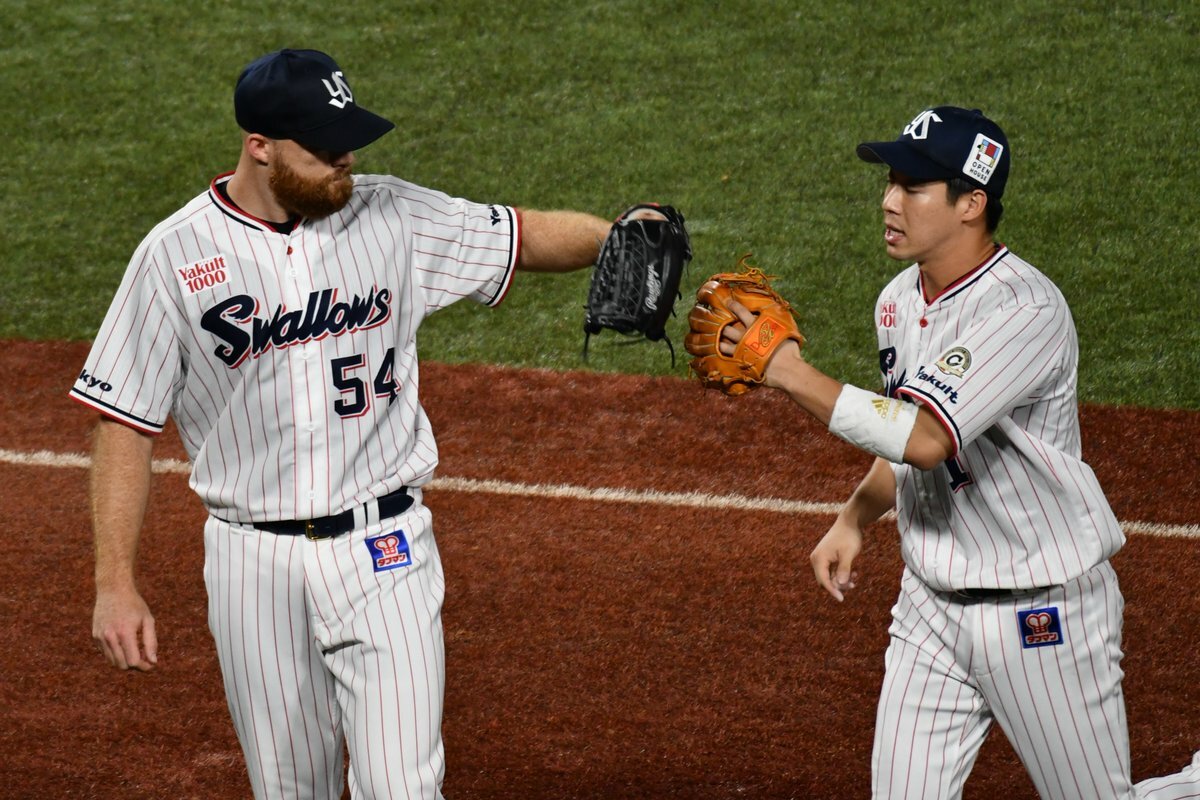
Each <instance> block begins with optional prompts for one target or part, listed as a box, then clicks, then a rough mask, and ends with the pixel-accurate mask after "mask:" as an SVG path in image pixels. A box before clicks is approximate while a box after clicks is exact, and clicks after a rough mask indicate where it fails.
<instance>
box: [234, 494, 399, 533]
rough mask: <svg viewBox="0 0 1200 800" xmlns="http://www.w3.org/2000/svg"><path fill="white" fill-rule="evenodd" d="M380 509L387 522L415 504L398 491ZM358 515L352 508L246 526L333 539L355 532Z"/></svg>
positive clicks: (386, 497)
mask: <svg viewBox="0 0 1200 800" xmlns="http://www.w3.org/2000/svg"><path fill="white" fill-rule="evenodd" d="M375 504H376V505H378V506H379V518H380V519H387V518H389V517H395V516H398V515H400V514H403V513H404V512H405V511H408V509H409V507H410V506H412V504H413V499H412V497H410V496H409V494H408V489H407V488H401V489H397V490H396V491H394V492H392V493H391V494H385V495H384V496H383V497H380V498H379V499H378V500H376V501H375ZM354 511H355V509H353V508H351V509H349V510H347V511H343V512H342V513H340V514H334V515H332V516H329V517H317V518H316V519H287V520H280V521H277V522H245V523H239V524H242V525H253V526H254V527H255V528H258V529H259V530H261V531H267V532H268V533H277V534H279V535H280V536H304V537H306V538H308V539H313V540H316V539H332V538H333V537H334V536H340V535H342V534H343V533H348V532H349V531H352V530H354V528H355V523H354Z"/></svg>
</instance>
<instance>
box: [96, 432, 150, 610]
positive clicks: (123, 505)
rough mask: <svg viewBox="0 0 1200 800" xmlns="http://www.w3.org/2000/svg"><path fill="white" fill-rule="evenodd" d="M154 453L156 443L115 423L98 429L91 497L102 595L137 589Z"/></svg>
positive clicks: (97, 566)
mask: <svg viewBox="0 0 1200 800" xmlns="http://www.w3.org/2000/svg"><path fill="white" fill-rule="evenodd" d="M152 450H153V440H152V439H151V438H150V437H149V436H146V435H145V434H142V433H139V432H137V431H135V430H133V429H132V428H128V427H126V426H124V425H121V424H120V423H117V422H112V421H111V420H101V421H100V423H99V424H98V425H97V426H96V431H95V434H94V440H93V444H92V470H91V480H90V495H91V509H92V530H93V531H94V534H95V555H96V588H97V590H98V591H99V590H102V589H120V588H126V587H129V586H132V585H133V583H134V565H135V563H136V560H137V549H138V540H139V537H140V534H141V529H142V520H143V519H144V518H145V514H146V503H147V499H148V498H149V494H150V462H151V452H152Z"/></svg>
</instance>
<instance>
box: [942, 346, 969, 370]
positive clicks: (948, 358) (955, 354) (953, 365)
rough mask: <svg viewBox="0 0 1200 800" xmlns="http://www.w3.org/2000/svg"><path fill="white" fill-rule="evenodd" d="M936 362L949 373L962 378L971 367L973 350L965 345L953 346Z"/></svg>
mask: <svg viewBox="0 0 1200 800" xmlns="http://www.w3.org/2000/svg"><path fill="white" fill-rule="evenodd" d="M934 364H935V365H936V366H937V368H938V369H939V370H941V371H942V372H944V373H946V374H947V375H953V376H954V377H956V378H961V377H962V376H963V373H965V372H966V371H967V370H969V369H970V368H971V351H970V350H968V349H967V348H965V347H951V348H950V349H949V350H947V351H946V352H945V353H943V354H942V357H941V358H939V359H938V360H937V361H935V362H934Z"/></svg>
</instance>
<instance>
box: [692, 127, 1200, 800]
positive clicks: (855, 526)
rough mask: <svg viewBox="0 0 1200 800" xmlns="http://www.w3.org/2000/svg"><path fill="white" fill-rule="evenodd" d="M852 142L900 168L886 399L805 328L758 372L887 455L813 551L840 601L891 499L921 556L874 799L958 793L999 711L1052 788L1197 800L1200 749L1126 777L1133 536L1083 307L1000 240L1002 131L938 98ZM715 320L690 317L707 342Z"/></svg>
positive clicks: (889, 687)
mask: <svg viewBox="0 0 1200 800" xmlns="http://www.w3.org/2000/svg"><path fill="white" fill-rule="evenodd" d="M858 155H859V157H861V158H862V159H863V160H865V161H868V162H873V163H883V164H886V165H887V166H888V168H889V172H888V178H887V186H886V189H885V191H884V194H883V222H884V232H883V239H884V245H885V247H886V249H887V253H888V255H889V256H890V257H891V258H894V259H897V260H901V261H904V262H906V263H909V264H910V266H908V267H907V268H906V269H904V270H903V271H901V272H900V273H899V274H898V275H897V276H896V277H895V278H894V279H893V280H892V281H891V282H890V283H889V284H888V285H887V286H886V287H885V288H884V290H883V292H882V293H881V294H880V297H879V300H878V302H877V305H876V308H875V321H876V326H877V332H878V340H879V358H880V371H881V377H882V379H883V384H884V386H885V389H884V392H883V393H882V394H876V393H874V392H870V391H865V390H863V389H859V388H857V387H854V386H850V385H843V384H842V383H840V382H838V381H836V380H834V379H833V378H831V377H829V376H827V375H825V374H823V373H822V372H820V371H819V370H817V369H815V368H814V367H812V366H811V365H810V364H808V363H807V362H806V361H805V360H804V359H803V358H802V356H801V350H800V346H799V345H798V344H797V342H796V341H794V340H789V341H787V342H785V343H784V344H783V345H782V346H781V347H780V348H779V349H778V350H776V351H775V354H774V357H773V358H772V360H771V361H770V362H769V364H768V366H767V368H766V372H765V375H764V377H765V380H764V383H765V384H766V385H767V386H771V387H773V388H776V389H779V390H781V391H783V392H785V393H786V394H787V395H788V396H789V397H790V398H791V399H792V400H793V401H795V402H796V403H797V404H798V405H799V406H800V407H802V408H803V409H804V410H805V411H807V412H809V413H810V414H812V415H813V416H814V417H816V418H817V419H819V420H820V421H821V422H823V423H824V424H826V425H828V426H829V430H830V431H831V432H832V433H834V434H835V435H837V436H839V437H841V438H843V439H845V440H846V441H848V442H850V443H851V444H853V445H855V446H857V447H859V448H861V449H863V450H865V451H867V452H869V453H872V454H873V455H875V456H876V460H875V462H874V464H873V465H872V467H871V469H870V470H869V472H868V473H867V475H866V477H865V478H864V479H863V481H862V482H861V484H860V485H859V486H858V488H857V489H856V490H855V492H854V493H853V495H852V496H851V497H850V499H849V501H848V502H847V503H846V505H845V506H844V507H843V509H842V510H841V513H840V514H839V515H838V518H837V520H836V522H835V523H834V524H833V526H832V527H831V528H830V530H829V532H828V533H827V534H826V535H825V537H824V538H823V539H822V540H821V541H820V543H819V544H818V545H817V546H816V548H815V549H814V551H813V553H812V559H811V560H812V566H813V569H814V572H815V575H816V578H817V580H818V582H819V583H820V584H821V585H822V586H823V587H824V588H825V589H826V590H827V591H828V592H829V593H830V594H831V595H833V596H834V597H835V598H836V599H837V600H838V601H842V600H843V599H844V597H845V594H844V593H845V592H846V591H847V590H848V589H850V588H853V586H854V581H855V575H854V573H853V572H852V565H853V562H854V560H855V558H856V557H857V556H858V553H859V552H860V551H861V549H862V546H863V529H864V528H865V527H866V526H868V525H869V524H871V523H872V522H874V521H876V520H877V519H879V518H880V517H881V516H882V515H883V514H884V513H886V512H887V511H889V510H891V509H893V508H894V509H895V510H896V514H897V524H898V527H899V530H900V545H901V551H902V555H903V559H904V563H905V569H904V575H903V578H902V581H901V591H900V596H899V599H898V601H897V603H896V605H895V607H894V608H893V610H892V616H893V621H892V625H891V628H890V630H889V633H890V637H891V644H890V646H889V647H888V650H887V655H886V659H885V665H886V669H885V677H884V682H883V688H882V692H881V695H880V700H879V706H878V713H877V718H876V728H875V746H874V755H873V759H872V791H873V796H874V797H876V798H910V799H911V800H918V799H920V800H931V799H932V798H957V797H960V796H961V795H962V791H963V785H964V783H965V781H966V779H967V776H968V774H969V773H970V770H971V767H972V765H973V764H974V761H975V757H976V755H977V754H978V752H979V747H980V746H981V745H982V743H983V740H984V738H985V737H986V735H987V732H988V730H989V729H990V727H991V725H992V723H993V722H998V723H999V724H1000V726H1001V728H1002V729H1003V730H1004V732H1005V734H1006V735H1007V736H1008V739H1009V741H1010V742H1011V743H1012V745H1013V748H1014V750H1015V751H1016V753H1017V755H1018V757H1019V758H1020V759H1021V762H1022V763H1023V764H1024V765H1025V767H1026V769H1027V770H1028V772H1029V775H1030V776H1031V778H1032V780H1033V783H1034V785H1035V787H1036V788H1037V791H1038V793H1039V794H1040V795H1041V796H1042V797H1044V798H1061V799H1062V800H1068V799H1073V800H1079V798H1132V797H1145V798H1153V799H1154V800H1168V798H1170V799H1171V800H1176V799H1177V798H1184V797H1200V783H1198V782H1197V776H1198V774H1200V756H1198V758H1197V762H1198V767H1194V768H1192V769H1190V770H1188V771H1186V772H1184V773H1181V774H1179V775H1176V776H1171V777H1168V778H1159V779H1154V780H1151V781H1146V782H1143V783H1140V784H1138V785H1137V786H1136V787H1135V786H1134V784H1133V783H1132V780H1131V778H1130V757H1129V740H1128V734H1127V730H1126V721H1125V703H1124V697H1123V694H1122V688H1121V681H1122V678H1123V672H1122V670H1121V666H1120V664H1121V659H1122V651H1121V625H1122V614H1123V608H1124V602H1123V600H1122V597H1121V590H1120V588H1119V586H1118V583H1117V576H1116V573H1115V572H1114V571H1113V569H1112V567H1111V566H1110V564H1109V558H1110V557H1111V556H1112V555H1113V554H1114V553H1116V552H1117V550H1118V549H1119V548H1120V547H1121V545H1122V544H1123V543H1124V536H1123V533H1122V531H1121V528H1120V526H1119V525H1118V523H1117V520H1116V518H1115V516H1114V515H1113V513H1112V511H1111V509H1110V508H1109V505H1108V502H1107V500H1106V499H1105V497H1104V494H1103V492H1102V491H1101V488H1100V485H1099V483H1098V481H1097V480H1096V476H1095V475H1094V473H1093V472H1092V470H1091V468H1090V467H1088V465H1087V464H1086V463H1084V462H1083V461H1082V460H1081V458H1080V450H1081V448H1080V430H1079V419H1078V413H1077V400H1076V366H1077V361H1078V345H1077V341H1076V335H1075V326H1074V323H1073V321H1072V319H1071V314H1070V311H1069V309H1068V307H1067V303H1066V301H1065V299H1064V298H1063V296H1062V294H1061V293H1060V292H1059V290H1058V289H1057V288H1056V287H1055V285H1054V284H1053V283H1052V282H1051V281H1050V279H1049V278H1047V277H1046V276H1045V275H1044V274H1042V273H1041V272H1039V271H1038V270H1037V269H1035V268H1034V267H1033V266H1032V265H1030V264H1029V263H1028V262H1026V261H1024V260H1022V259H1021V258H1019V257H1018V256H1017V255H1016V254H1015V253H1013V252H1012V251H1010V250H1009V249H1008V248H1006V247H1005V246H1004V245H1002V244H999V243H998V242H996V241H995V239H994V232H995V230H996V226H997V224H998V223H999V220H1000V216H1001V197H1002V195H1003V193H1004V188H1005V183H1006V182H1007V179H1008V174H1009V165H1010V163H1011V159H1012V153H1011V150H1010V147H1009V143H1008V140H1007V138H1006V137H1005V134H1004V132H1003V131H1002V130H1001V129H1000V127H999V126H998V125H996V124H995V123H994V122H993V121H992V120H990V119H988V118H987V117H985V116H984V115H983V114H982V113H980V112H979V111H974V110H968V109H964V108H957V107H952V106H940V107H937V108H932V109H928V110H926V111H923V112H922V113H920V114H919V115H917V117H916V118H915V119H913V120H912V121H911V122H909V123H908V125H907V126H906V127H905V128H904V130H903V132H902V133H901V134H900V136H899V137H898V138H897V139H896V140H895V141H889V142H868V143H864V144H861V145H859V147H858ZM703 292H704V289H703V288H702V290H701V293H703ZM702 302H703V301H702ZM730 306H731V309H732V310H733V311H734V312H735V313H736V314H737V317H738V319H739V321H740V322H738V323H734V324H731V325H729V326H728V327H726V328H724V330H723V332H722V336H723V337H724V341H723V342H721V343H720V345H719V347H720V351H721V352H722V353H724V354H725V355H726V356H735V354H736V353H737V352H738V350H737V349H736V347H735V345H736V343H737V342H739V341H741V339H742V334H743V333H744V332H745V331H746V330H747V329H748V328H750V327H751V326H752V325H753V324H754V323H755V318H754V316H753V315H751V314H750V313H749V312H748V311H747V310H746V308H745V307H744V306H743V305H741V304H738V303H736V301H734V302H732V303H731V304H730ZM706 318H707V317H705V316H704V315H703V314H700V315H698V316H697V319H700V320H703V319H706ZM704 333H705V331H704V330H697V329H696V327H695V325H694V326H693V336H694V337H696V338H697V341H701V339H700V338H699V337H700V336H702V335H703V334H704ZM693 354H694V355H697V356H698V357H700V356H703V355H705V352H704V351H703V350H702V349H700V348H696V351H695V352H693Z"/></svg>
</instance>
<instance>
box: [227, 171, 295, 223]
mask: <svg viewBox="0 0 1200 800" xmlns="http://www.w3.org/2000/svg"><path fill="white" fill-rule="evenodd" d="M232 177H233V172H232V171H230V172H225V173H222V174H220V175H218V176H217V177H215V178H213V179H212V183H210V184H209V185H208V196H209V199H210V200H212V202H213V205H215V206H216V207H217V208H219V209H221V212H222V213H224V214H225V215H226V216H228V217H232V218H233V219H234V220H236V221H238V222H240V223H242V224H243V225H245V226H246V227H248V228H255V229H257V230H260V231H262V232H264V233H280V231H279V230H278V229H276V228H275V226H274V225H272V224H271V223H269V222H267V221H266V220H265V219H260V218H258V217H256V216H254V215H253V214H249V213H247V212H246V211H244V210H242V209H241V208H240V207H238V206H237V205H234V204H233V203H232V202H231V201H229V200H227V199H226V198H225V195H224V194H222V193H221V192H220V191H219V190H218V189H217V186H218V185H222V186H223V185H224V184H227V183H229V179H230V178H232ZM281 235H285V234H281Z"/></svg>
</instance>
